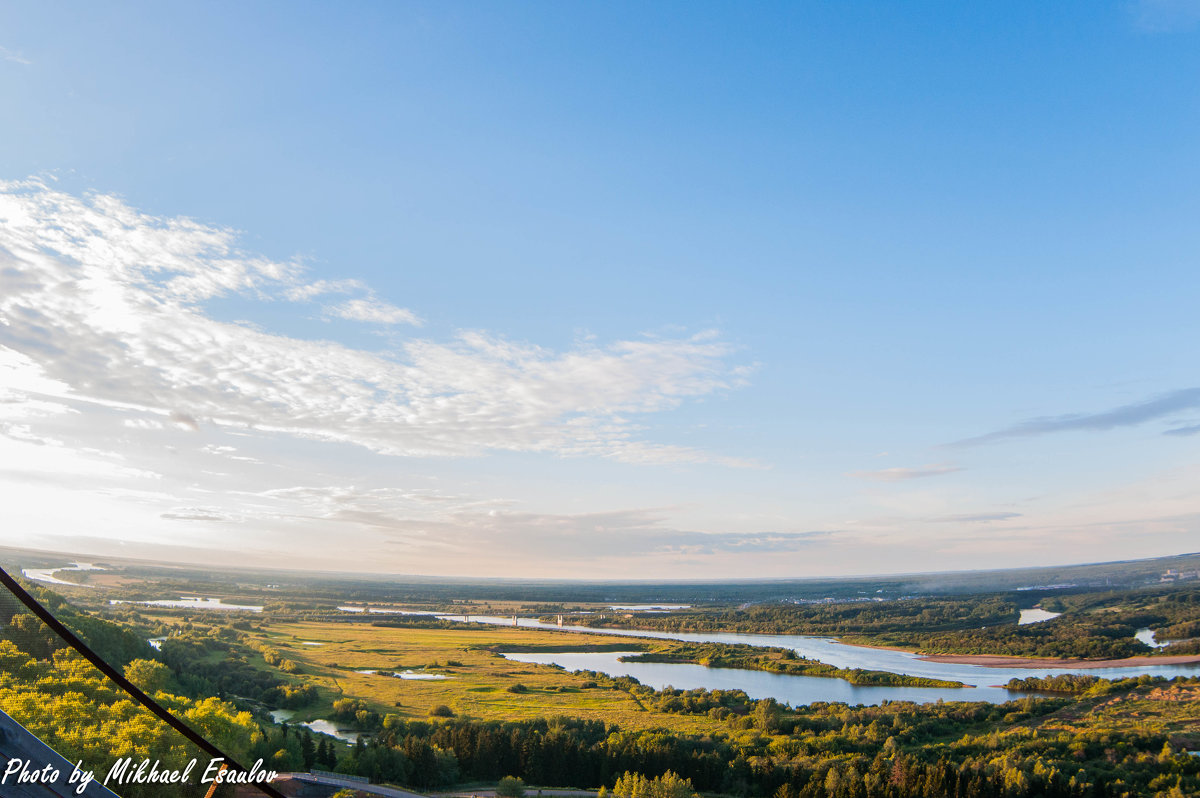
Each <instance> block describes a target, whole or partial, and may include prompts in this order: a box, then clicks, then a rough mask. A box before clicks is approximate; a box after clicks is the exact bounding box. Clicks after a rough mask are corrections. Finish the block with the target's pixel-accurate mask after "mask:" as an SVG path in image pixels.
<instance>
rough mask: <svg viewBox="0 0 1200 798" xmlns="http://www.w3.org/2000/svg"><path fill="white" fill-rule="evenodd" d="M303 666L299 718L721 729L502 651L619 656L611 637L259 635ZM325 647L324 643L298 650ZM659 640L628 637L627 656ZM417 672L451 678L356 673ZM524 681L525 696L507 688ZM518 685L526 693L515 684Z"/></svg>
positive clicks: (414, 631) (275, 630)
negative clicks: (363, 711)
mask: <svg viewBox="0 0 1200 798" xmlns="http://www.w3.org/2000/svg"><path fill="white" fill-rule="evenodd" d="M252 634H253V635H254V636H255V637H257V638H258V639H260V640H263V641H264V642H269V643H270V645H272V646H273V647H274V648H277V649H280V650H286V651H287V656H288V658H289V659H293V660H295V661H296V662H298V663H300V666H301V668H302V669H303V676H302V679H303V680H304V681H305V682H308V683H310V684H314V685H315V686H317V687H318V689H319V690H320V693H321V699H320V702H319V703H317V704H313V705H311V706H308V707H304V708H303V709H301V710H300V711H299V712H298V713H297V715H296V719H297V720H312V719H315V718H320V717H328V716H329V713H330V711H331V708H332V707H331V704H332V701H333V700H334V699H336V698H341V697H347V698H357V699H361V700H363V701H365V702H366V703H367V704H368V705H370V707H371V709H373V710H374V711H376V712H379V713H380V714H386V713H394V714H398V715H401V716H403V717H406V718H413V719H417V718H422V719H423V718H427V717H428V716H429V711H430V710H431V709H433V708H434V707H436V706H438V705H441V704H444V705H446V706H448V707H450V708H451V709H452V710H453V711H454V713H455V714H456V715H459V716H468V717H473V718H479V719H483V720H520V719H533V718H545V717H550V716H554V715H566V716H570V717H578V718H587V719H591V720H603V721H605V722H607V723H616V724H619V725H620V726H621V727H622V728H629V729H651V728H664V729H670V730H673V731H678V732H687V733H697V734H704V733H707V732H712V731H716V730H719V729H720V730H724V729H725V728H726V727H725V726H724V724H722V723H719V722H716V721H712V720H710V719H708V718H705V717H696V716H683V715H672V714H668V713H661V712H654V711H648V710H646V709H645V708H643V707H642V706H641V704H640V703H639V702H638V701H637V700H636V699H634V698H633V697H632V696H630V695H629V694H628V693H626V692H624V691H622V690H613V689H604V688H594V687H584V683H585V682H587V681H588V679H587V678H586V677H583V676H576V675H573V674H571V673H568V672H566V671H563V670H561V669H558V668H555V667H552V666H548V665H531V664H528V663H516V662H512V661H511V660H507V659H505V658H504V657H502V656H500V655H499V654H498V653H496V651H497V650H507V649H510V648H511V649H513V650H522V651H556V650H572V651H590V650H597V651H604V650H613V641H612V638H611V637H606V636H603V635H587V634H580V633H575V632H556V631H552V630H538V629H526V628H513V627H499V626H483V625H479V626H467V625H463V626H462V627H461V628H454V629H423V628H419V627H399V628H397V627H381V626H371V625H368V624H363V623H326V622H295V623H273V624H269V625H267V626H265V627H264V628H263V629H262V630H261V631H256V632H253V633H252ZM301 641H310V642H320V643H322V645H320V646H305V645H301ZM649 645H652V644H647V643H639V642H638V641H627V642H623V643H621V644H620V648H621V649H623V650H626V651H628V650H631V649H636V648H643V647H648V646H649ZM363 670H375V671H392V672H396V673H400V672H403V671H414V672H417V673H419V674H421V675H425V676H443V677H446V678H444V679H401V678H396V677H393V676H386V675H382V674H379V673H375V674H366V673H357V671H363ZM514 685H521V686H522V687H523V688H524V690H523V691H521V692H514V691H512V690H510V688H512V687H514ZM518 689H519V688H518Z"/></svg>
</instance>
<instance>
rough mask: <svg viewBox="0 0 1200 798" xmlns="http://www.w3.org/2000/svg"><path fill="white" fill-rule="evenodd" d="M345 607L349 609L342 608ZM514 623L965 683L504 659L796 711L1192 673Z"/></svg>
mask: <svg viewBox="0 0 1200 798" xmlns="http://www.w3.org/2000/svg"><path fill="white" fill-rule="evenodd" d="M346 609H349V608H346ZM437 617H439V618H444V619H446V620H452V621H463V620H466V619H465V618H464V616H462V615H439V616H437ZM470 620H471V622H472V623H487V624H495V625H500V626H512V624H513V620H512V618H511V617H509V618H501V617H494V616H485V615H471V616H470ZM517 626H521V627H526V628H531V629H550V630H560V631H564V632H583V633H590V634H602V635H615V636H619V637H643V638H654V639H658V640H686V641H689V642H695V643H745V644H747V645H751V646H770V647H776V648H790V649H792V650H793V651H795V652H797V653H798V654H800V656H803V657H808V658H809V659H815V660H819V661H821V662H826V663H829V664H830V665H834V666H836V667H839V668H862V669H864V670H878V671H890V672H891V673H901V674H906V675H909V676H926V677H929V678H933V679H947V680H951V681H957V682H962V683H963V684H966V685H970V687H969V688H968V689H963V688H936V687H857V686H855V685H852V684H850V683H849V682H847V681H844V680H842V679H830V678H825V677H817V676H786V675H783V674H778V673H767V672H765V671H749V670H739V669H732V668H707V667H704V666H702V665H681V664H676V663H664V662H621V661H620V660H619V659H618V658H619V657H620V656H621V652H612V651H604V652H597V653H574V652H543V653H537V654H508V655H506V656H507V657H508V658H509V659H511V660H514V661H517V662H530V663H540V664H543V665H559V666H562V667H563V668H566V669H567V670H593V671H600V672H602V673H607V674H609V675H612V676H632V677H634V678H635V679H637V680H638V681H640V682H641V683H642V684H645V685H648V686H650V687H655V688H658V689H662V688H664V687H668V686H670V687H676V688H680V689H685V690H690V689H694V688H700V687H703V688H707V689H710V690H717V689H719V690H733V689H737V690H744V691H745V692H746V694H747V695H749V696H750V697H751V698H775V699H777V700H779V701H782V702H785V703H788V704H791V705H793V706H798V705H801V704H811V703H813V702H815V701H844V702H846V703H848V704H879V703H881V702H883V701H915V702H918V703H930V702H934V701H938V700H939V699H941V700H944V701H990V702H993V703H1000V702H1003V701H1011V700H1013V699H1017V698H1024V697H1026V696H1028V695H1029V693H1021V692H1014V691H1011V690H1006V689H1004V688H1002V687H997V686H996V685H1002V684H1004V683H1006V682H1007V681H1008V680H1009V679H1013V678H1024V677H1027V676H1051V675H1055V674H1060V673H1090V674H1093V675H1095V676H1102V677H1106V678H1110V679H1113V678H1120V677H1126V676H1141V675H1143V674H1150V675H1153V676H1166V677H1168V678H1170V677H1173V676H1196V675H1200V666H1198V665H1147V666H1141V667H1132V668H1128V667H1127V668H1086V669H1078V668H986V667H983V666H981V665H960V664H956V663H949V662H929V661H926V660H923V659H921V658H920V657H918V656H917V655H916V654H912V653H909V652H907V651H895V650H892V649H884V648H869V647H867V646H853V645H848V644H846V643H841V642H838V641H837V640H836V639H834V638H831V637H814V636H809V635H764V634H742V633H738V632H695V633H690V632H648V631H642V630H632V629H601V628H590V627H583V626H561V627H560V626H557V625H555V624H550V623H543V622H542V621H537V620H533V619H531V618H518V619H517Z"/></svg>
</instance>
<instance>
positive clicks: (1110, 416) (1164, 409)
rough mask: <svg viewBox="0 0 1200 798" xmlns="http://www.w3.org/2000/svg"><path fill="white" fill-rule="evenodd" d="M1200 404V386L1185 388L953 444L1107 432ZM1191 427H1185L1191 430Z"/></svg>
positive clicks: (1039, 420) (1037, 420) (1174, 432)
mask: <svg viewBox="0 0 1200 798" xmlns="http://www.w3.org/2000/svg"><path fill="white" fill-rule="evenodd" d="M1198 408H1200V388H1184V389H1182V390H1178V391H1171V392H1170V393H1165V394H1160V395H1159V396H1155V397H1153V398H1150V399H1147V400H1145V401H1142V402H1135V403H1133V404H1127V405H1121V406H1120V407H1115V408H1113V409H1112V410H1106V411H1104V412H1101V413H1090V414H1080V413H1076V414H1070V415H1061V416H1046V417H1042V418H1033V419H1029V420H1028V421H1022V422H1020V423H1019V424H1014V425H1012V426H1011V427H1004V428H1003V429H999V430H996V431H995V432H989V433H987V434H985V435H979V436H977V437H974V438H967V439H965V440H961V441H957V442H956V443H954V444H951V445H952V446H976V445H979V444H984V443H994V442H996V441H1002V440H1007V439H1010V438H1029V437H1034V436H1038V435H1050V434H1053V433H1057V432H1073V431H1085V432H1103V431H1107V430H1112V429H1117V428H1118V427H1132V426H1137V425H1139V424H1145V423H1146V422H1148V421H1156V420H1158V419H1163V418H1169V417H1171V416H1174V415H1177V414H1179V413H1182V412H1186V411H1189V410H1196V409H1198ZM1187 429H1188V428H1186V427H1185V428H1183V430H1187ZM1166 434H1168V435H1187V434H1191V433H1190V432H1187V431H1179V430H1167V432H1166Z"/></svg>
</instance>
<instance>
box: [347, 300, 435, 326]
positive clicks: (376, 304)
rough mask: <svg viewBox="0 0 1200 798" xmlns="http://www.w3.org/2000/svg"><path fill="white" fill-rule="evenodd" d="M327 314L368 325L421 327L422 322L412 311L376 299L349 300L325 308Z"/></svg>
mask: <svg viewBox="0 0 1200 798" xmlns="http://www.w3.org/2000/svg"><path fill="white" fill-rule="evenodd" d="M325 313H326V314H328V315H330V316H336V317H337V318H339V319H346V320H347V321H362V322H367V323H368V324H411V325H413V326H415V327H420V326H421V320H420V319H419V318H418V317H417V314H415V313H413V312H412V311H411V310H408V309H407V308H398V307H396V306H395V305H392V304H389V303H387V302H384V301H383V300H380V299H376V298H375V297H367V298H365V299H349V300H347V301H345V302H341V303H339V304H337V305H330V306H329V307H327V308H325Z"/></svg>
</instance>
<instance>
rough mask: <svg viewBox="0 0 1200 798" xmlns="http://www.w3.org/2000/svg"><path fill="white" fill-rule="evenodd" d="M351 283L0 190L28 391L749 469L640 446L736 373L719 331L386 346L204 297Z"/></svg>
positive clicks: (231, 418)
mask: <svg viewBox="0 0 1200 798" xmlns="http://www.w3.org/2000/svg"><path fill="white" fill-rule="evenodd" d="M342 290H345V291H355V290H362V286H360V285H359V284H357V283H344V282H339V283H329V282H327V283H322V282H321V281H316V282H314V281H311V280H308V279H306V275H305V271H304V269H303V268H302V267H301V266H300V264H298V263H296V262H277V261H272V260H268V259H265V258H261V257H258V256H255V255H252V254H248V253H245V252H243V251H241V250H240V249H239V248H238V246H237V238H236V235H235V234H234V233H233V232H232V231H230V230H226V229H223V228H215V227H211V226H206V225H203V224H200V223H197V222H194V221H192V220H189V219H179V218H173V219H164V218H158V217H153V216H149V215H146V214H142V213H139V212H137V211H135V210H133V209H132V208H130V207H128V206H127V205H126V204H124V203H123V202H121V201H120V200H118V199H116V198H114V197H110V196H104V195H93V196H89V197H86V198H78V197H73V196H70V195H67V194H64V193H62V192H58V191H55V190H52V189H51V188H48V187H47V186H45V185H44V184H42V183H40V182H37V181H26V182H19V183H4V184H0V368H4V367H7V368H8V371H7V372H3V373H4V374H5V375H6V379H7V378H8V377H11V378H12V379H13V383H12V384H13V385H17V384H19V386H21V387H22V389H23V390H25V391H26V392H27V394H28V396H29V397H31V398H38V397H39V396H40V397H41V398H46V397H52V398H53V397H57V398H60V399H64V398H65V399H70V400H71V401H73V402H76V403H78V402H89V403H93V404H95V405H97V406H102V407H107V408H121V409H127V410H131V411H136V415H138V418H135V419H134V420H132V422H131V423H133V424H134V425H137V424H142V425H145V424H148V423H149V422H150V421H154V420H161V421H163V422H166V423H169V424H171V425H173V426H175V427H177V428H180V429H187V430H193V431H194V430H199V429H201V428H202V427H203V426H204V425H206V424H215V425H218V426H220V427H222V428H225V429H230V428H237V427H240V428H254V429H258V430H265V431H270V432H277V433H283V434H287V435H293V436H300V437H304V438H311V439H316V440H324V441H336V442H343V443H350V444H354V445H357V446H362V447H365V448H367V449H370V450H372V451H375V452H379V453H383V454H388V455H416V456H449V457H455V456H466V455H477V454H480V453H485V452H489V451H510V452H540V453H547V454H554V455H564V456H572V455H588V456H599V457H607V458H613V459H618V460H622V461H627V462H640V463H663V462H716V463H723V464H727V465H745V464H746V463H743V462H741V461H739V460H736V459H734V458H725V457H721V456H717V455H713V454H709V453H706V452H701V451H697V450H694V449H689V448H685V447H678V446H672V445H664V444H660V443H656V442H653V441H649V440H645V439H643V435H644V432H643V429H642V428H641V426H640V423H641V422H640V421H639V420H638V418H637V416H638V414H649V413H655V412H661V411H666V410H670V409H672V408H675V407H677V406H679V405H680V404H681V403H682V402H684V401H686V400H688V399H689V398H693V397H700V396H705V395H709V394H712V393H714V392H717V391H722V390H725V389H728V388H732V387H736V386H738V385H740V384H742V382H743V381H744V379H745V378H744V374H743V372H742V371H741V370H739V369H738V368H736V367H734V366H733V365H732V364H731V363H730V360H731V359H732V357H733V354H734V351H733V348H732V347H731V346H730V345H728V344H726V343H724V342H722V341H721V340H720V339H719V337H717V336H715V335H714V334H712V333H708V332H706V333H702V334H700V335H693V336H683V337H650V336H646V337H639V338H633V339H629V340H623V341H617V342H614V343H611V344H608V345H598V344H595V343H592V342H583V343H580V344H577V345H576V346H575V347H574V348H572V349H570V350H567V351H553V350H549V349H545V348H542V347H538V346H535V345H531V344H525V343H517V342H513V341H509V340H506V339H504V338H502V337H500V336H497V335H494V334H490V333H487V332H479V331H471V332H464V333H461V334H459V335H457V336H455V337H454V338H452V339H450V340H441V341H438V340H432V339H422V338H411V339H407V340H403V341H401V342H400V343H399V344H398V348H397V350H396V351H394V352H391V353H387V354H379V353H375V352H368V351H364V350H360V349H355V348H351V347H348V346H344V345H341V344H338V343H335V342H329V341H311V340H300V339H296V338H290V337H286V336H282V335H273V334H271V333H269V332H265V331H262V330H258V329H254V328H251V327H248V326H245V325H240V324H231V323H227V322H222V321H218V320H216V319H213V318H211V317H210V316H209V315H207V313H206V309H205V305H206V302H207V301H208V300H210V299H213V298H217V297H221V296H226V295H233V294H236V295H239V296H243V297H249V298H255V297H257V298H261V299H263V300H277V299H285V300H286V299H289V297H290V298H292V299H296V300H298V301H304V300H306V299H311V298H312V297H314V296H320V295H324V294H329V293H336V292H338V291H342ZM355 301H357V300H355ZM362 301H363V302H366V303H367V304H365V305H362V306H353V307H355V308H358V310H359V311H362V313H361V314H360V315H363V316H370V314H371V313H377V314H380V318H392V319H396V320H400V319H402V318H403V317H404V314H407V313H408V311H404V310H403V309H400V308H394V307H392V306H390V305H386V304H385V303H382V302H379V301H376V300H374V298H373V295H371V294H370V293H369V289H368V296H367V298H366V299H365V300H362ZM371 301H375V302H376V304H371ZM389 309H390V310H389ZM355 312H358V311H353V312H351V311H348V313H349V314H350V315H354V313H355ZM389 313H391V314H392V315H391V316H388V314H389ZM414 318H415V317H414ZM404 320H408V319H404ZM18 372H19V373H18ZM139 419H140V420H139ZM147 419H148V420H147ZM129 429H134V428H133V427H129Z"/></svg>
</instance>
